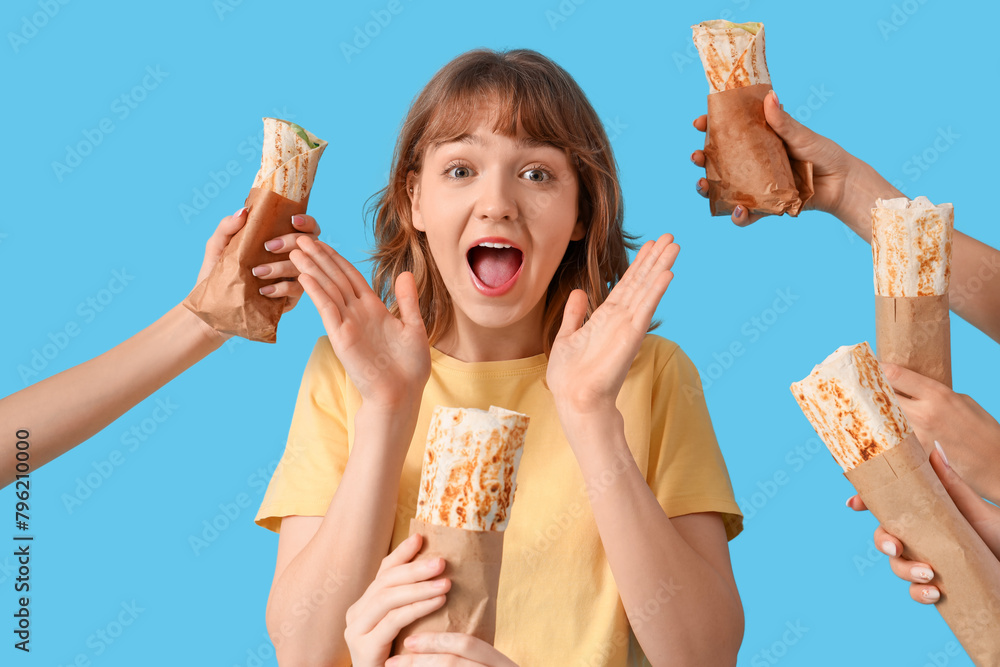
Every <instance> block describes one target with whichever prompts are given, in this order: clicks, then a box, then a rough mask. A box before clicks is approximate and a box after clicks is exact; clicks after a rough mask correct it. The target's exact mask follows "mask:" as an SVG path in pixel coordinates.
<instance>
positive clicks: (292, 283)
mask: <svg viewBox="0 0 1000 667" xmlns="http://www.w3.org/2000/svg"><path fill="white" fill-rule="evenodd" d="M259 291H260V293H261V294H263V295H264V296H266V297H267V298H269V299H280V298H281V297H285V296H294V297H296V298H298V297H299V296H302V285H301V284H299V281H297V280H279V281H278V282H276V283H273V284H271V285H264V286H263V287H261V288H260V290H259Z"/></svg>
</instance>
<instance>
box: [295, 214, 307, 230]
mask: <svg viewBox="0 0 1000 667" xmlns="http://www.w3.org/2000/svg"><path fill="white" fill-rule="evenodd" d="M304 224H306V219H305V218H303V217H302V216H301V215H293V216H292V225H294V226H295V227H301V226H302V225H304Z"/></svg>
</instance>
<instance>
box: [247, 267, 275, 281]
mask: <svg viewBox="0 0 1000 667" xmlns="http://www.w3.org/2000/svg"><path fill="white" fill-rule="evenodd" d="M250 273H252V274H254V275H255V276H257V277H258V278H263V277H264V276H266V275H267V274H269V273H271V267H270V266H268V265H267V264H261V265H260V266H255V267H253V268H252V269H250Z"/></svg>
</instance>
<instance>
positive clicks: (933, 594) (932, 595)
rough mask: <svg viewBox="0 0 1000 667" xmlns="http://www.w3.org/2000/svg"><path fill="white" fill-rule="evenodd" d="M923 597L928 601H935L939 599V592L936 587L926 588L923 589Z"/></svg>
mask: <svg viewBox="0 0 1000 667" xmlns="http://www.w3.org/2000/svg"><path fill="white" fill-rule="evenodd" d="M924 599H925V600H927V601H928V602H937V601H938V600H940V599H941V593H940V592H939V591H938V589H936V588H928V589H927V590H925V591H924Z"/></svg>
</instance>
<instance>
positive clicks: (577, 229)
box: [569, 218, 587, 241]
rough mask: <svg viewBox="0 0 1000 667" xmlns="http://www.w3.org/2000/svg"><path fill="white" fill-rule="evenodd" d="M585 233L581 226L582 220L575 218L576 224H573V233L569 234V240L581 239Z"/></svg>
mask: <svg viewBox="0 0 1000 667" xmlns="http://www.w3.org/2000/svg"><path fill="white" fill-rule="evenodd" d="M586 235H587V229H586V228H585V227H584V226H583V220H582V219H581V218H577V219H576V224H575V225H574V226H573V234H572V235H570V237H569V240H570V241H581V240H583V237H585V236H586Z"/></svg>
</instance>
